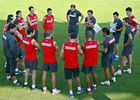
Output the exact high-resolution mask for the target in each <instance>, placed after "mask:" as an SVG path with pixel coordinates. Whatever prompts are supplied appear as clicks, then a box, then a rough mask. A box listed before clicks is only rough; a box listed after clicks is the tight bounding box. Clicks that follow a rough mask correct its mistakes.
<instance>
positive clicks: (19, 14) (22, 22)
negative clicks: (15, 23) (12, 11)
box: [15, 10, 27, 37]
mask: <svg viewBox="0 0 140 100" xmlns="http://www.w3.org/2000/svg"><path fill="white" fill-rule="evenodd" d="M15 20H19V21H20V27H19V28H18V31H19V33H21V34H22V37H24V36H26V32H25V28H26V27H27V24H26V22H25V20H24V18H22V12H21V11H20V10H18V11H17V12H16V19H15Z"/></svg>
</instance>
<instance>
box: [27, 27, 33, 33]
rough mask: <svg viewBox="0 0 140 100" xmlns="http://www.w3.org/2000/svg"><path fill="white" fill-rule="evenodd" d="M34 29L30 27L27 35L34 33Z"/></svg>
mask: <svg viewBox="0 0 140 100" xmlns="http://www.w3.org/2000/svg"><path fill="white" fill-rule="evenodd" d="M34 30H35V29H34V28H32V27H29V28H28V29H27V34H30V33H31V32H32V33H33V32H34Z"/></svg>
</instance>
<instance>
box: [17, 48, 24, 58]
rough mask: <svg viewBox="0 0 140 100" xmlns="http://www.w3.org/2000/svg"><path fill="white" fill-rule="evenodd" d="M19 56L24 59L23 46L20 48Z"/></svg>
mask: <svg viewBox="0 0 140 100" xmlns="http://www.w3.org/2000/svg"><path fill="white" fill-rule="evenodd" d="M18 57H19V59H23V51H22V48H20V49H19V54H18Z"/></svg>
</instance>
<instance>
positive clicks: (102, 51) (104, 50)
mask: <svg viewBox="0 0 140 100" xmlns="http://www.w3.org/2000/svg"><path fill="white" fill-rule="evenodd" d="M107 50H108V48H104V49H103V50H100V49H98V51H99V52H101V53H107Z"/></svg>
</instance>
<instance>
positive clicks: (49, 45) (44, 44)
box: [42, 43, 52, 47]
mask: <svg viewBox="0 0 140 100" xmlns="http://www.w3.org/2000/svg"><path fill="white" fill-rule="evenodd" d="M42 45H43V46H47V47H51V46H52V45H51V44H49V43H42Z"/></svg>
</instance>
